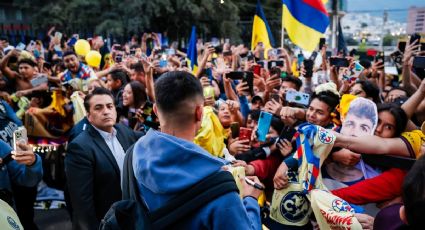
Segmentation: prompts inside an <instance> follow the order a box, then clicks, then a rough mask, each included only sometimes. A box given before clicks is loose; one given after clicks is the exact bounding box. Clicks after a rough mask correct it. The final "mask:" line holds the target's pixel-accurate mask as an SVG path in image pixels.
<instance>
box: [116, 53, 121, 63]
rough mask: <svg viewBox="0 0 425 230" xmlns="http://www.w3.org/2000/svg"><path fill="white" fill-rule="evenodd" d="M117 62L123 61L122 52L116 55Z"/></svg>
mask: <svg viewBox="0 0 425 230" xmlns="http://www.w3.org/2000/svg"><path fill="white" fill-rule="evenodd" d="M115 62H116V63H121V62H122V54H117V55H116V56H115Z"/></svg>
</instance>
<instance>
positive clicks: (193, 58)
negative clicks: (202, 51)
mask: <svg viewBox="0 0 425 230" xmlns="http://www.w3.org/2000/svg"><path fill="white" fill-rule="evenodd" d="M187 58H188V59H189V63H190V64H189V66H190V68H191V69H192V72H193V73H195V72H196V70H197V69H198V50H197V48H196V27H195V26H193V27H192V33H191V35H190V40H189V47H188V49H187Z"/></svg>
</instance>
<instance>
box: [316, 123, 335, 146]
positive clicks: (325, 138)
mask: <svg viewBox="0 0 425 230" xmlns="http://www.w3.org/2000/svg"><path fill="white" fill-rule="evenodd" d="M318 131H319V140H320V142H322V143H323V144H330V143H332V142H333V141H334V138H335V136H334V135H333V134H332V133H330V132H328V131H327V130H326V129H324V128H322V127H319V129H318Z"/></svg>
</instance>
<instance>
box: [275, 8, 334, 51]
mask: <svg viewBox="0 0 425 230" xmlns="http://www.w3.org/2000/svg"><path fill="white" fill-rule="evenodd" d="M282 4H283V16H282V17H283V18H282V20H283V25H284V27H285V29H286V31H287V33H288V36H289V38H290V39H291V41H292V42H293V43H294V44H295V45H297V46H299V47H301V48H302V49H305V50H308V51H313V50H314V49H315V48H316V46H317V45H318V44H319V41H320V38H321V37H323V34H324V33H325V32H326V28H327V27H328V26H329V15H328V13H327V11H326V8H325V6H324V5H323V1H322V0H282Z"/></svg>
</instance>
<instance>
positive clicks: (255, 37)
mask: <svg viewBox="0 0 425 230" xmlns="http://www.w3.org/2000/svg"><path fill="white" fill-rule="evenodd" d="M259 42H262V43H263V45H264V50H265V52H264V55H265V57H266V58H267V51H268V50H269V49H271V48H273V46H274V39H273V35H272V33H271V30H270V27H269V23H268V22H267V19H266V16H265V15H264V11H263V8H262V7H261V5H260V2H259V1H257V9H256V12H255V16H254V23H253V24H252V40H251V50H254V48H255V46H256V45H257V44H258V43H259Z"/></svg>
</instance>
